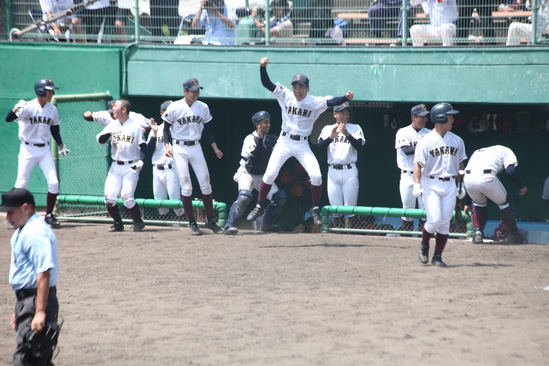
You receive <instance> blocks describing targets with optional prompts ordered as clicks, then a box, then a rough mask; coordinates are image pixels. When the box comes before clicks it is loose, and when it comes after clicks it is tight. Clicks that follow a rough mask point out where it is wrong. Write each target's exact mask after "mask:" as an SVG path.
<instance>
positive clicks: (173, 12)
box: [151, 0, 181, 37]
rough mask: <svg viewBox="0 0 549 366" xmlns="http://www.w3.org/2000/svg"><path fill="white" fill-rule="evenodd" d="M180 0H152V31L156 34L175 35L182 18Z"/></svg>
mask: <svg viewBox="0 0 549 366" xmlns="http://www.w3.org/2000/svg"><path fill="white" fill-rule="evenodd" d="M178 6H179V0H151V32H152V34H153V35H154V36H166V37H169V36H175V35H177V30H178V28H179V23H180V21H181V18H179V16H178V14H177V9H178Z"/></svg>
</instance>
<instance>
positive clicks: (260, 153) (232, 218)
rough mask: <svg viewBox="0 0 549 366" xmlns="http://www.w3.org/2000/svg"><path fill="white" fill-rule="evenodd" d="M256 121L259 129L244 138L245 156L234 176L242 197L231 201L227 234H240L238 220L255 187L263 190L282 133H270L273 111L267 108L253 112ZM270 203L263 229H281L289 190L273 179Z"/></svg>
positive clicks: (255, 124) (266, 230) (253, 120)
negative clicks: (279, 134) (281, 187)
mask: <svg viewBox="0 0 549 366" xmlns="http://www.w3.org/2000/svg"><path fill="white" fill-rule="evenodd" d="M252 123H253V125H254V128H255V131H254V132H253V133H251V134H249V135H248V136H246V138H245V139H244V144H243V145H242V153H241V156H242V159H241V160H240V167H239V168H238V170H237V172H236V174H235V175H234V177H233V179H234V181H235V182H237V183H238V197H237V198H236V201H235V202H233V204H232V205H231V209H230V211H229V218H228V219H227V224H226V225H225V234H229V235H235V234H238V229H237V228H236V226H237V224H238V222H239V221H240V219H241V218H242V216H243V215H244V212H245V211H246V208H248V205H249V204H250V202H251V201H252V198H253V196H252V190H253V189H255V190H258V191H259V185H260V184H261V181H262V179H263V174H264V173H265V169H267V163H268V162H269V158H270V157H271V154H272V152H273V148H274V146H275V144H276V141H277V139H278V137H276V136H275V135H273V134H270V133H269V130H270V129H271V115H270V114H269V113H268V112H265V111H259V112H257V113H256V114H254V115H253V116H252ZM267 199H268V200H270V202H271V203H270V204H269V205H268V206H267V209H266V211H265V216H264V217H263V221H262V225H261V230H262V231H265V232H268V231H275V232H276V231H280V226H278V225H276V224H275V223H274V222H275V220H276V218H277V217H278V214H279V213H280V211H281V210H282V207H284V204H285V203H286V193H285V192H284V191H282V190H279V189H278V187H277V186H276V184H274V183H273V188H272V189H271V190H270V192H269V194H268V195H267Z"/></svg>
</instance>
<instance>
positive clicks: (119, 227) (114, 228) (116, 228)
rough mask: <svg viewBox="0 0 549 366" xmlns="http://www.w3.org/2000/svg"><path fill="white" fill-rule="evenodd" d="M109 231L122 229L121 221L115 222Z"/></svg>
mask: <svg viewBox="0 0 549 366" xmlns="http://www.w3.org/2000/svg"><path fill="white" fill-rule="evenodd" d="M109 231H124V225H123V224H122V223H121V222H115V223H114V225H113V226H111V228H110V229H109Z"/></svg>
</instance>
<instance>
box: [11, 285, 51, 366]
mask: <svg viewBox="0 0 549 366" xmlns="http://www.w3.org/2000/svg"><path fill="white" fill-rule="evenodd" d="M15 295H16V297H17V302H16V303H15V343H16V344H15V353H14V354H13V366H30V365H32V366H50V365H53V364H52V363H51V359H52V357H53V349H49V350H47V354H46V355H45V357H44V358H43V359H41V360H40V361H38V362H35V361H31V360H29V359H28V357H25V352H24V349H23V344H24V341H25V335H26V334H27V333H28V332H30V331H31V323H32V319H33V318H34V313H35V310H36V306H35V303H36V290H19V291H15ZM58 314H59V302H58V301H57V291H56V288H55V287H50V292H49V295H48V303H47V305H46V327H47V325H48V324H51V323H57V316H58Z"/></svg>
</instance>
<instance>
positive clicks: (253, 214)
mask: <svg viewBox="0 0 549 366" xmlns="http://www.w3.org/2000/svg"><path fill="white" fill-rule="evenodd" d="M264 212H265V209H264V208H263V207H260V206H255V207H254V209H253V210H252V212H250V214H249V215H248V217H247V218H246V220H248V221H254V220H255V219H257V218H258V217H259V216H261V215H263V213H264Z"/></svg>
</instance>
